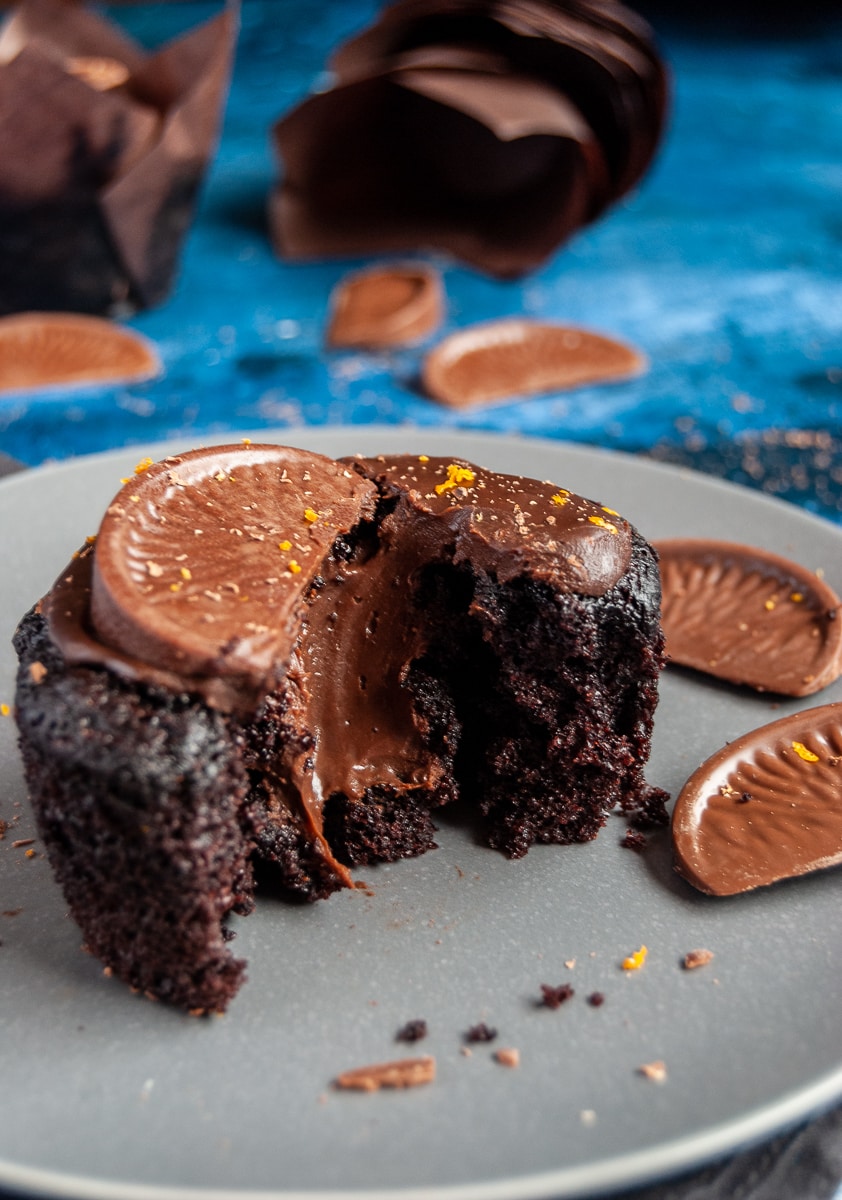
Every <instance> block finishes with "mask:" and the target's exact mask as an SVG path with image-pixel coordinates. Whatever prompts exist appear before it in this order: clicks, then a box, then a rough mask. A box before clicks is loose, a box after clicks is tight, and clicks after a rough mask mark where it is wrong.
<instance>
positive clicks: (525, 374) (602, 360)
mask: <svg viewBox="0 0 842 1200" xmlns="http://www.w3.org/2000/svg"><path fill="white" fill-rule="evenodd" d="M645 366H646V359H645V358H644V356H643V355H642V354H639V353H638V351H637V350H633V349H632V348H631V347H630V346H626V345H623V343H622V342H617V341H614V339H613V338H608V337H603V336H602V335H601V334H598V333H591V332H590V331H589V330H586V329H575V328H573V327H570V326H566V325H553V324H548V323H544V322H539V321H529V320H524V319H522V318H514V317H513V318H510V319H507V320H504V321H490V322H487V323H483V324H481V325H472V326H469V327H468V328H466V329H460V330H459V331H458V332H457V333H453V334H451V335H450V337H447V338H445V339H444V341H442V342H440V343H439V345H438V346H436V347H435V348H434V349H433V350H431V351H430V353H429V354H428V355H427V358H426V361H425V363H424V368H423V383H424V388H425V391H426V392H427V394H428V395H429V396H431V397H432V399H434V400H438V401H439V402H440V403H442V404H447V405H448V406H449V407H451V408H470V407H471V406H472V405H474V404H485V403H488V402H489V401H500V400H506V399H509V398H513V397H516V396H530V395H536V394H537V393H540V392H554V391H562V390H565V389H569V388H574V387H580V386H583V385H584V384H587V383H606V382H609V381H611V380H619V379H625V378H628V377H629V376H633V375H639V374H640V373H641V372H642V371H643V370H644V368H645Z"/></svg>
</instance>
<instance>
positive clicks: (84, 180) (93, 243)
mask: <svg viewBox="0 0 842 1200" xmlns="http://www.w3.org/2000/svg"><path fill="white" fill-rule="evenodd" d="M237 14H238V8H237V4H236V0H232V2H231V3H229V5H228V7H227V8H226V10H225V11H224V12H223V13H221V14H220V15H219V16H218V17H216V18H214V19H213V20H211V21H209V22H207V23H206V24H205V25H203V26H200V27H198V28H196V29H193V30H191V31H189V32H188V33H186V34H184V35H183V36H181V37H180V38H177V39H176V40H174V41H173V42H171V43H170V44H169V45H168V46H166V47H164V48H163V49H162V50H160V51H158V52H157V53H155V54H151V55H147V54H146V53H145V52H144V51H142V50H141V49H140V48H139V47H138V46H136V45H135V44H134V43H133V42H132V41H131V40H130V39H128V38H126V37H125V36H124V35H123V34H122V33H121V32H120V31H119V30H118V29H116V28H115V27H113V26H112V25H111V24H109V23H108V22H107V21H105V20H104V19H102V18H101V17H99V16H97V15H95V14H94V13H92V12H89V11H87V10H86V9H84V8H82V7H76V6H73V7H70V6H68V5H66V4H64V3H62V2H61V0H22V2H21V3H20V4H19V5H18V7H17V8H16V9H15V10H13V12H12V13H11V14H10V16H9V17H8V18H7V20H6V21H5V23H4V24H3V26H2V28H0V261H2V262H3V267H4V270H3V272H2V276H0V313H15V312H22V311H26V310H44V309H49V310H60V311H76V312H84V313H91V314H108V313H111V312H113V311H115V310H117V309H124V310H126V309H137V308H146V307H149V306H151V305H154V304H158V303H160V302H161V301H162V300H163V299H164V298H165V297H166V295H167V294H168V292H169V290H170V288H171V286H172V283H173V280H174V277H175V272H176V269H177V262H178V257H179V253H180V250H181V245H182V242H183V240H184V237H185V235H186V232H187V230H188V228H189V225H190V222H191V220H192V216H193V210H194V206H195V201H196V197H197V193H198V189H199V186H200V184H201V181H202V178H203V175H204V172H205V168H206V166H207V163H208V160H209V159H210V156H211V154H212V152H213V149H214V145H215V140H216V135H217V130H218V127H219V122H220V116H221V110H222V105H223V101H224V98H225V94H226V91H227V85H228V78H229V74H230V67H231V60H232V56H233V48H234V42H235V38H236V31H237V23H238V15H237ZM33 145H37V146H38V153H37V154H32V153H31V152H30V151H31V147H32V146H33Z"/></svg>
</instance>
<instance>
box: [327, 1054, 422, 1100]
mask: <svg viewBox="0 0 842 1200" xmlns="http://www.w3.org/2000/svg"><path fill="white" fill-rule="evenodd" d="M435 1077H436V1060H435V1059H434V1058H433V1057H432V1056H431V1055H429V1054H428V1055H425V1056H424V1057H423V1058H401V1059H397V1060H396V1061H394V1062H383V1063H371V1064H369V1065H368V1066H365V1067H354V1068H353V1070H350V1071H343V1072H342V1074H341V1075H337V1077H336V1079H335V1080H334V1087H336V1088H339V1089H340V1090H344V1091H354V1092H377V1091H380V1089H381V1088H408V1087H419V1086H420V1085H421V1084H424V1083H432V1082H433V1080H434V1079H435Z"/></svg>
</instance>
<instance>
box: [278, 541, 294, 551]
mask: <svg viewBox="0 0 842 1200" xmlns="http://www.w3.org/2000/svg"><path fill="white" fill-rule="evenodd" d="M278 549H279V550H291V549H292V542H288V541H286V540H284V541H283V542H278Z"/></svg>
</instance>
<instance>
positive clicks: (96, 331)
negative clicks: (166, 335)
mask: <svg viewBox="0 0 842 1200" xmlns="http://www.w3.org/2000/svg"><path fill="white" fill-rule="evenodd" d="M160 372H161V360H160V359H159V357H158V355H157V353H156V351H155V350H154V348H153V347H152V346H151V345H150V343H149V342H147V341H146V339H145V338H142V337H140V336H139V335H138V334H136V333H133V332H132V331H131V330H128V329H124V328H121V327H120V326H118V325H114V324H113V323H112V322H111V321H106V320H104V319H102V318H100V317H87V316H81V315H77V314H74V313H20V314H19V315H15V316H11V317H2V318H0V392H2V391H24V390H30V389H36V388H41V387H50V386H55V385H58V384H64V383H66V384H71V383H128V382H130V381H135V380H141V379H151V378H152V377H153V376H155V375H158V374H160Z"/></svg>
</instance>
